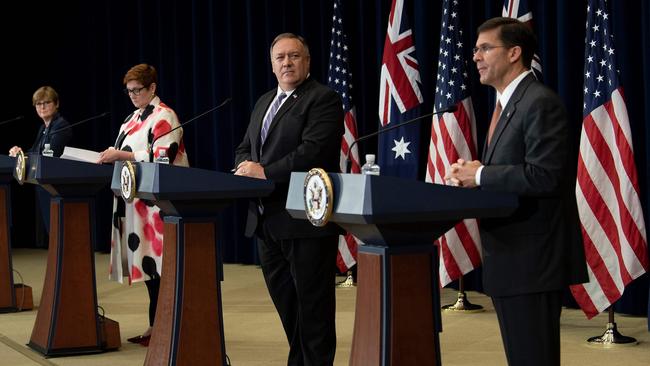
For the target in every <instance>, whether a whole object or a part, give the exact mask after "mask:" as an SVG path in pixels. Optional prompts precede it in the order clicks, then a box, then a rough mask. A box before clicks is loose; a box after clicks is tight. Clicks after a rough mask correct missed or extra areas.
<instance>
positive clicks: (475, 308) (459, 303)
mask: <svg viewBox="0 0 650 366" xmlns="http://www.w3.org/2000/svg"><path fill="white" fill-rule="evenodd" d="M464 277H465V276H464V275H463V276H460V278H458V298H457V299H456V302H455V303H454V304H450V305H445V306H443V307H442V310H443V311H449V312H452V311H453V312H459V313H480V312H482V311H485V309H483V307H482V306H481V305H476V304H472V303H471V302H469V300H467V294H465V281H464V280H463V278H464Z"/></svg>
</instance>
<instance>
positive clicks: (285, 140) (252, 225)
mask: <svg viewBox="0 0 650 366" xmlns="http://www.w3.org/2000/svg"><path fill="white" fill-rule="evenodd" d="M309 61H310V59H309V48H308V46H307V44H306V42H305V40H304V39H303V38H302V37H300V36H297V35H294V34H291V33H283V34H280V35H279V36H277V37H276V38H275V40H274V41H273V43H272V44H271V64H272V66H273V73H274V74H275V76H276V78H277V80H278V87H277V88H275V89H273V90H271V91H269V92H268V93H266V94H264V95H263V96H262V97H261V98H260V99H259V100H258V101H257V103H256V104H255V107H254V108H253V112H252V114H251V118H250V123H249V126H248V130H247V131H246V135H245V136H244V140H243V141H242V143H241V144H240V145H239V146H238V147H237V150H236V157H235V162H236V164H237V170H236V172H235V174H237V175H244V176H249V177H255V178H260V179H270V180H272V181H273V182H274V183H275V190H274V191H273V193H272V194H271V195H270V196H269V197H267V198H264V199H261V200H259V201H255V202H253V203H252V204H251V207H250V209H249V214H248V222H247V225H246V226H247V228H246V231H247V234H252V233H253V232H255V234H256V235H257V236H258V237H259V238H260V239H261V240H259V241H258V248H259V255H260V261H261V263H262V272H263V274H264V279H265V281H266V285H267V288H268V290H269V293H270V295H271V298H272V300H273V303H274V304H275V307H276V309H277V311H278V314H279V315H280V319H281V321H282V325H283V327H284V331H285V333H286V335H287V338H288V341H289V346H290V350H289V358H288V365H331V364H332V363H333V362H334V353H335V350H336V330H335V326H334V316H335V307H336V302H335V295H334V280H335V278H334V276H335V271H334V268H335V265H336V253H337V250H338V249H337V248H338V247H337V245H338V234H339V233H340V229H338V227H337V226H335V225H333V224H329V225H328V226H325V227H314V226H312V225H311V224H310V223H309V222H308V221H306V220H296V219H293V218H291V217H290V216H289V213H288V212H287V211H286V209H285V204H286V200H287V192H288V183H289V178H290V175H291V172H292V171H308V170H309V169H311V168H315V167H319V168H323V169H325V170H326V171H331V172H335V171H338V164H339V154H340V149H341V136H342V135H343V107H342V104H341V100H340V98H339V96H338V94H336V92H334V91H333V90H331V89H329V88H327V87H325V86H323V85H321V84H319V83H318V82H316V81H315V80H313V79H310V78H309Z"/></svg>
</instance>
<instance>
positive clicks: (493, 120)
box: [487, 101, 501, 145]
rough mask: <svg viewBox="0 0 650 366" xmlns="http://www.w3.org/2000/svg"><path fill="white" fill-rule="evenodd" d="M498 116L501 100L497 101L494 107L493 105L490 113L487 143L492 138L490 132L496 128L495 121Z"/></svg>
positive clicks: (492, 132)
mask: <svg viewBox="0 0 650 366" xmlns="http://www.w3.org/2000/svg"><path fill="white" fill-rule="evenodd" d="M500 116H501V102H499V101H497V105H496V107H494V113H492V121H490V129H489V130H488V140H487V143H488V145H489V144H490V141H491V140H492V134H494V130H495V129H496V128H497V123H498V122H499V117H500Z"/></svg>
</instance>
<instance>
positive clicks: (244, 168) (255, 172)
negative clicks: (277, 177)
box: [235, 160, 266, 179]
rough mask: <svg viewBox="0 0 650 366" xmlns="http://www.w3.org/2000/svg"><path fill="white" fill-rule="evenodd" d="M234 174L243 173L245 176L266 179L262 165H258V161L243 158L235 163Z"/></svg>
mask: <svg viewBox="0 0 650 366" xmlns="http://www.w3.org/2000/svg"><path fill="white" fill-rule="evenodd" d="M235 175H243V176H245V177H251V178H257V179H266V174H264V167H263V166H262V165H260V163H256V162H254V161H249V160H244V161H242V162H241V163H239V165H237V170H235Z"/></svg>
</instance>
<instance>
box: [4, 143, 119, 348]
mask: <svg viewBox="0 0 650 366" xmlns="http://www.w3.org/2000/svg"><path fill="white" fill-rule="evenodd" d="M112 171H113V167H112V166H109V165H99V164H93V163H86V162H80V161H73V160H66V159H59V158H52V157H46V156H41V155H37V154H34V155H28V156H25V155H22V154H19V156H18V157H17V163H16V170H15V175H16V179H17V180H18V181H19V183H21V184H22V183H24V182H27V183H30V184H38V185H40V186H41V187H43V188H44V189H45V190H47V191H48V192H49V193H50V194H51V195H52V200H51V201H50V238H49V242H50V244H49V249H48V256H47V268H46V271H45V280H44V282H43V292H42V295H41V303H40V306H39V307H38V313H37V314H36V322H35V324H34V328H33V330H32V335H31V338H30V340H29V343H28V346H29V347H31V348H33V349H35V350H37V351H39V352H41V353H42V354H44V355H46V356H63V355H71V354H82V353H96V352H103V351H105V350H111V349H116V348H119V347H120V346H121V341H120V331H119V324H118V323H117V322H115V321H113V320H111V319H108V318H106V317H104V316H103V315H99V314H98V311H97V309H98V306H97V289H96V286H95V257H94V253H93V247H92V237H91V235H92V230H91V227H92V226H91V225H94V224H95V223H94V222H93V221H94V218H93V215H92V214H91V212H93V211H92V210H91V207H92V205H93V197H94V195H95V194H96V193H97V192H98V191H99V190H100V189H101V188H102V187H105V186H106V185H107V184H108V183H109V182H110V179H111V175H112Z"/></svg>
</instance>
